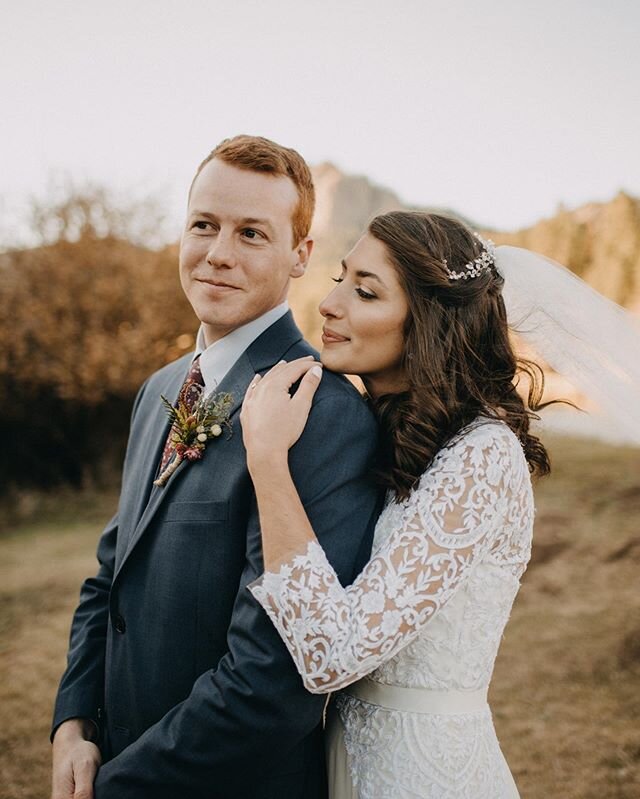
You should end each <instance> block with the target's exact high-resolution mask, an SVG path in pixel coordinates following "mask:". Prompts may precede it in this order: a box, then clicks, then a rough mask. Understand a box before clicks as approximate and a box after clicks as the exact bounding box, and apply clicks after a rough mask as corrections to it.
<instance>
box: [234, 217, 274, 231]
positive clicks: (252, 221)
mask: <svg viewBox="0 0 640 799" xmlns="http://www.w3.org/2000/svg"><path fill="white" fill-rule="evenodd" d="M239 222H240V224H241V225H262V226H263V227H268V228H269V229H270V230H273V225H272V224H271V222H269V220H268V219H258V218H257V217H252V216H248V217H246V219H241V220H239Z"/></svg>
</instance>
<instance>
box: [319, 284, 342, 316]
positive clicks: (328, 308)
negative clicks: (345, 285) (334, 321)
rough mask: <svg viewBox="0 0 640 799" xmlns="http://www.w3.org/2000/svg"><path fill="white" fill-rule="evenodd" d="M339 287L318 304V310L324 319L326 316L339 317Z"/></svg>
mask: <svg viewBox="0 0 640 799" xmlns="http://www.w3.org/2000/svg"><path fill="white" fill-rule="evenodd" d="M339 288H340V286H339V285H337V286H336V287H335V288H334V289H333V290H332V291H330V292H329V293H328V294H327V296H326V297H325V298H324V300H322V301H321V302H320V305H319V306H318V310H319V311H320V313H321V314H322V316H324V317H325V318H326V317H327V316H333V317H334V318H335V317H339V316H340V315H341V313H342V312H341V303H340V295H339V291H338V290H339Z"/></svg>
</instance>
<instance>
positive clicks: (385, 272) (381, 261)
mask: <svg viewBox="0 0 640 799" xmlns="http://www.w3.org/2000/svg"><path fill="white" fill-rule="evenodd" d="M336 282H337V283H338V285H337V286H336V287H335V288H334V290H333V291H332V292H331V293H330V294H329V295H328V296H327V297H325V299H324V300H323V301H322V302H321V303H320V313H321V314H322V315H323V316H324V318H325V323H324V326H323V328H322V343H323V344H324V347H323V349H322V356H321V360H322V363H323V364H324V365H325V366H326V367H327V369H331V370H332V371H334V372H345V373H347V374H352V375H360V377H362V379H363V381H364V383H365V385H366V387H367V391H368V392H369V393H370V394H371V395H372V396H379V395H380V394H386V393H393V392H398V391H402V390H403V389H404V388H406V379H405V376H404V374H403V370H402V367H401V360H402V353H403V349H404V324H405V320H406V318H407V313H408V311H409V306H408V303H407V299H406V296H405V293H404V290H403V288H402V286H401V285H400V282H399V280H398V276H397V273H396V270H395V268H394V267H393V266H392V264H391V263H390V261H389V258H388V255H387V249H386V247H385V245H384V244H383V243H382V242H381V241H379V240H378V239H376V238H375V237H374V236H372V235H371V234H370V233H365V235H364V236H362V238H361V239H360V240H359V241H358V243H357V244H356V245H355V247H354V248H353V249H352V250H351V252H350V253H349V254H348V255H347V257H346V258H345V259H344V260H343V262H342V274H341V276H340V278H338V279H337V281H336Z"/></svg>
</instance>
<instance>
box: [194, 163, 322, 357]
mask: <svg viewBox="0 0 640 799" xmlns="http://www.w3.org/2000/svg"><path fill="white" fill-rule="evenodd" d="M297 202H298V193H297V191H296V187H295V184H294V183H293V181H292V180H290V179H289V178H288V177H285V176H281V175H277V176H273V175H270V174H268V173H264V172H253V171H250V170H247V169H238V168H237V167H234V166H231V165H230V164H226V163H225V162H224V161H220V160H218V159H217V158H214V159H213V160H212V161H209V163H208V164H206V166H205V167H204V168H203V169H202V171H201V172H200V174H199V175H198V177H197V178H196V180H195V182H194V184H193V187H192V190H191V197H190V198H189V207H188V210H187V221H186V225H185V229H184V232H183V234H182V239H181V241H180V282H181V284H182V288H183V290H184V293H185V294H186V295H187V299H188V300H189V302H190V303H191V305H192V307H193V310H194V311H195V313H196V316H197V317H198V319H199V320H200V321H201V322H202V325H203V327H204V332H205V338H206V340H207V344H211V343H213V342H214V341H217V340H218V339H219V338H222V336H225V335H226V334H227V333H230V332H231V331H232V330H235V329H236V328H237V327H240V326H241V325H244V324H246V323H247V322H250V321H252V320H253V319H257V318H258V317H259V316H261V315H262V314H264V313H266V312H267V311H269V310H271V309H272V308H275V307H276V305H279V304H280V303H281V302H283V301H284V300H285V299H286V296H287V289H288V287H289V279H290V278H291V277H300V276H302V275H303V274H304V270H305V268H306V265H307V262H308V259H309V255H310V254H311V248H312V244H313V242H312V241H311V239H309V238H307V239H304V240H303V241H302V242H299V243H296V244H294V242H293V240H292V239H293V234H292V227H291V219H292V214H293V211H294V209H295V207H296V204H297Z"/></svg>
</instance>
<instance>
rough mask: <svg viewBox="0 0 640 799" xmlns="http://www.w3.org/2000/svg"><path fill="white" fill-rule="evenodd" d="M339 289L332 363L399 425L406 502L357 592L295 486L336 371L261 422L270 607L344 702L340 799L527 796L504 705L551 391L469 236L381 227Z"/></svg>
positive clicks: (277, 376)
mask: <svg viewBox="0 0 640 799" xmlns="http://www.w3.org/2000/svg"><path fill="white" fill-rule="evenodd" d="M337 283H338V285H337V286H336V288H335V289H334V291H333V292H332V293H331V294H330V295H329V296H328V297H327V298H326V299H325V300H324V302H323V303H322V304H321V306H320V311H321V313H322V315H323V316H324V317H325V319H326V323H325V327H324V334H323V343H324V349H323V352H322V363H323V365H324V366H326V367H327V368H329V369H332V370H335V371H341V372H346V373H350V374H358V375H360V376H361V377H362V379H363V381H364V385H365V387H366V389H367V392H368V394H369V396H370V397H371V401H372V402H373V404H374V407H375V409H376V411H377V414H378V417H379V422H380V436H381V443H380V452H379V461H378V464H377V469H376V473H377V476H378V479H380V480H381V481H382V482H383V483H384V484H385V485H386V488H387V502H386V505H385V509H384V511H383V512H382V514H381V516H380V519H379V521H378V524H377V527H376V533H375V538H374V547H373V554H372V557H371V560H370V561H369V563H368V564H367V566H366V567H365V569H364V570H363V572H362V573H361V574H360V575H359V577H358V578H357V579H356V581H355V582H354V584H353V585H352V586H350V587H349V588H346V589H345V588H342V587H341V586H340V584H339V582H338V580H337V577H336V575H335V572H334V571H333V569H332V567H331V565H330V564H329V563H328V561H327V559H326V557H325V555H324V552H323V550H322V548H321V547H320V545H319V544H318V542H317V539H316V537H315V535H314V532H313V530H312V529H311V526H310V524H309V521H308V519H307V517H306V514H305V512H304V508H303V507H302V505H301V503H300V500H299V498H298V495H297V492H296V489H295V486H294V485H293V483H292V480H291V477H290V474H289V470H288V467H287V452H288V449H289V448H290V447H291V446H292V445H293V444H294V443H295V441H296V440H297V438H298V437H299V436H300V434H301V432H302V430H303V428H304V424H305V421H306V418H307V414H308V412H309V409H310V405H311V400H312V397H313V393H314V392H315V389H316V387H317V385H318V383H319V380H320V378H321V369H320V367H319V366H318V365H314V364H313V362H312V361H309V360H306V359H305V360H302V361H297V362H293V363H290V364H280V365H278V366H276V367H275V368H274V369H273V370H272V371H271V372H270V373H269V374H268V375H267V376H266V377H264V378H263V379H260V378H259V377H258V376H256V378H255V379H254V381H253V382H252V385H251V386H250V388H249V390H248V392H247V396H246V398H245V402H244V406H243V412H242V426H243V435H244V439H245V444H246V447H247V458H248V464H249V470H250V472H251V476H252V479H253V481H254V484H255V489H256V496H257V500H258V506H259V510H260V519H261V527H262V535H263V548H264V560H265V574H264V576H263V578H261V580H260V581H258V582H257V583H255V584H254V585H253V586H252V587H251V590H252V592H253V594H254V596H255V597H256V598H257V599H258V601H259V602H260V603H261V604H262V605H263V606H264V608H265V610H266V611H267V613H268V614H269V616H270V618H271V620H272V621H273V623H274V624H275V626H276V627H277V629H278V631H279V633H280V635H281V636H282V638H283V640H284V642H285V643H286V645H287V647H288V648H289V650H290V652H291V655H292V657H293V659H294V660H295V662H296V665H297V667H298V670H299V671H300V674H301V675H302V678H303V680H304V683H305V685H306V687H307V688H308V689H309V690H310V691H313V692H317V693H325V692H326V693H329V692H331V691H335V690H337V689H344V690H343V691H342V692H341V693H340V694H339V695H338V696H337V699H336V702H335V707H336V710H337V715H338V717H339V718H336V717H335V713H334V717H333V718H332V719H331V725H330V734H329V759H328V764H329V780H330V786H331V790H330V793H331V796H332V797H333V799H344V798H345V797H356V796H357V797H360V798H361V799H373V797H375V798H376V799H379V798H380V797H394V799H396V798H398V797H451V798H453V797H468V798H469V799H483V798H486V799H499V798H500V797H509V798H510V797H517V796H518V792H517V789H516V786H515V783H514V781H513V779H512V777H511V774H510V772H509V769H508V767H507V765H506V762H505V760H504V758H503V756H502V753H501V751H500V747H499V744H498V741H497V738H496V735H495V731H494V728H493V723H492V719H491V713H490V710H489V706H488V704H487V689H488V686H489V681H490V677H491V673H492V669H493V664H494V660H495V657H496V653H497V650H498V646H499V642H500V640H501V637H502V633H503V630H504V627H505V624H506V622H507V619H508V616H509V613H510V610H511V606H512V603H513V600H514V598H515V596H516V593H517V591H518V588H519V580H520V578H521V576H522V574H523V572H524V570H525V568H526V565H527V562H528V560H529V556H530V548H531V534H532V524H533V499H532V492H531V481H530V473H532V474H534V475H544V474H546V473H548V471H549V460H548V457H547V453H546V450H545V448H544V447H543V445H542V444H541V443H540V441H539V440H538V439H537V438H536V437H535V436H534V435H532V434H531V433H530V431H529V422H530V419H531V417H532V416H533V414H534V412H535V411H536V410H538V409H539V408H540V407H542V406H541V405H540V404H539V399H540V395H541V392H540V390H539V384H538V382H537V380H536V378H537V372H536V370H535V368H534V366H533V365H532V364H530V363H527V362H524V363H523V364H522V368H524V370H525V371H526V372H527V373H528V374H529V377H530V378H531V390H530V392H529V399H528V402H527V403H525V402H523V400H522V399H521V397H520V396H519V395H518V393H517V392H516V389H515V386H514V381H515V379H516V375H517V362H516V358H515V356H514V353H513V350H512V346H511V344H510V341H509V336H508V327H507V316H506V312H505V306H504V302H503V298H502V288H503V283H504V281H503V277H502V275H501V274H500V273H499V272H498V270H497V269H496V264H495V257H494V254H493V249H492V248H491V246H490V245H489V244H486V243H484V242H482V241H481V240H480V239H479V238H477V237H475V236H474V234H472V233H471V231H469V230H468V229H467V228H466V227H465V226H464V225H462V224H461V223H460V222H457V221H455V220H453V219H448V218H445V217H441V216H437V215H427V214H421V213H408V212H394V213H390V214H385V215H382V216H379V217H377V218H376V219H374V220H373V222H372V223H371V225H370V226H369V229H368V231H367V233H366V234H365V235H364V236H363V237H362V238H361V239H360V241H359V242H358V243H357V244H356V246H355V247H354V249H353V250H352V251H351V253H350V254H349V255H348V256H347V258H346V259H345V261H344V262H343V271H342V275H341V276H340V277H339V278H338V279H337ZM301 377H302V380H301V383H300V386H299V388H298V390H297V392H296V393H295V394H294V395H293V397H291V396H290V393H289V388H290V387H291V385H293V383H294V382H295V381H296V380H298V379H299V378H301ZM274 419H275V420H277V422H276V423H274V422H273V420H274ZM339 423H340V420H339V419H337V420H336V424H339ZM330 434H331V431H330V430H328V431H327V435H330ZM348 534H349V531H348V530H345V535H348ZM367 675H368V676H367ZM347 756H348V757H347ZM347 764H348V769H347Z"/></svg>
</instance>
